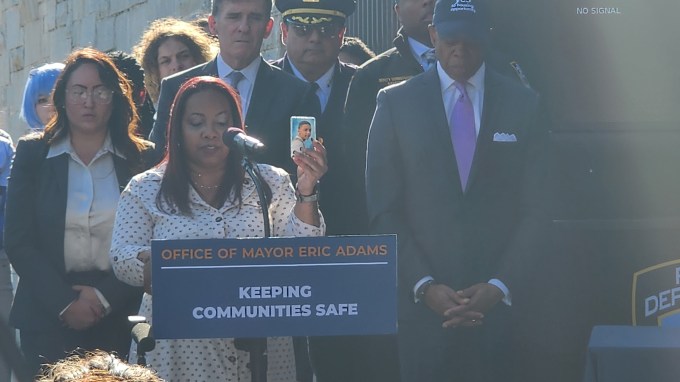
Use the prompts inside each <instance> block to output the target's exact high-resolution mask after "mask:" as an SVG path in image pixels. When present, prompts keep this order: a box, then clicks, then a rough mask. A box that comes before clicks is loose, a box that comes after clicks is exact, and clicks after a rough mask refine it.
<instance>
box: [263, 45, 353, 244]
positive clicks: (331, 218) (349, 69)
mask: <svg viewBox="0 0 680 382" xmlns="http://www.w3.org/2000/svg"><path fill="white" fill-rule="evenodd" d="M272 64H273V65H275V66H277V67H279V68H281V69H282V70H283V71H284V72H287V73H290V74H293V69H292V67H291V64H290V61H289V59H288V57H287V56H284V57H283V58H281V59H279V60H277V61H274V62H273V63H272ZM355 71H356V66H354V65H350V64H345V63H343V62H340V61H336V65H335V72H334V73H333V79H332V82H331V83H332V85H331V86H332V87H331V95H330V97H329V98H328V104H326V109H325V110H324V111H323V113H322V114H321V117H319V118H318V119H317V124H316V135H317V137H318V138H323V144H324V146H325V147H326V153H327V156H328V172H327V173H326V174H325V175H324V176H323V179H322V180H321V194H322V195H323V197H322V198H321V200H320V201H319V206H320V208H321V211H322V212H323V214H324V218H325V220H326V233H327V234H329V235H340V234H349V233H357V232H354V231H355V227H354V226H353V225H352V224H350V221H351V220H352V219H350V216H351V215H352V213H353V212H354V209H353V208H351V207H350V206H348V205H347V203H348V202H347V195H348V190H347V188H348V183H347V178H348V175H347V167H346V163H347V160H346V159H345V155H344V149H343V147H344V141H345V133H344V132H343V130H342V120H343V115H344V107H345V98H346V97H347V89H348V88H349V83H350V80H351V79H352V76H353V75H354V72H355Z"/></svg>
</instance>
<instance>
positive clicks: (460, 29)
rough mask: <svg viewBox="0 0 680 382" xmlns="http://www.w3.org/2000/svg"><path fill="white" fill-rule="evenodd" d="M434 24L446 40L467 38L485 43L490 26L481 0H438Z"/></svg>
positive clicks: (438, 32)
mask: <svg viewBox="0 0 680 382" xmlns="http://www.w3.org/2000/svg"><path fill="white" fill-rule="evenodd" d="M432 25H434V27H435V29H436V30H437V34H438V35H439V37H440V38H443V39H444V40H453V39H457V38H465V39H469V40H472V41H475V42H479V43H484V42H486V41H487V39H488V38H489V30H490V26H489V23H488V21H487V18H486V12H485V9H484V6H483V5H482V4H480V1H479V0H437V2H436V3H435V5H434V16H433V17H432Z"/></svg>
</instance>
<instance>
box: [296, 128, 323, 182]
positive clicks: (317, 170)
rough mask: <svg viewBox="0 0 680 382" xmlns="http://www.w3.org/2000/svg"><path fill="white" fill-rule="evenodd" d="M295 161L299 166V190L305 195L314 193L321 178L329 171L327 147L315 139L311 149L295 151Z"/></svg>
mask: <svg viewBox="0 0 680 382" xmlns="http://www.w3.org/2000/svg"><path fill="white" fill-rule="evenodd" d="M293 162H295V164H296V165H297V166H298V167H297V176H298V177H297V178H298V180H297V189H298V191H299V192H300V193H301V194H303V195H311V194H313V193H314V187H316V184H317V183H318V182H319V179H321V177H322V176H323V175H324V174H325V173H326V171H328V163H327V159H326V148H325V147H324V146H323V145H322V144H321V142H319V141H317V140H314V141H313V142H312V148H311V149H305V150H303V151H302V152H300V153H295V155H294V156H293Z"/></svg>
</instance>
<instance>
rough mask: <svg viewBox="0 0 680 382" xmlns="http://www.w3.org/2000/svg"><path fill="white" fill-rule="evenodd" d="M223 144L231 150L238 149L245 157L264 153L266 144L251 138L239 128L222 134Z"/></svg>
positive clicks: (233, 128) (232, 128)
mask: <svg viewBox="0 0 680 382" xmlns="http://www.w3.org/2000/svg"><path fill="white" fill-rule="evenodd" d="M222 142H224V144H225V145H227V147H229V148H230V149H233V148H236V149H237V150H239V151H240V152H241V153H243V155H246V156H247V155H249V154H257V153H260V152H262V151H264V149H265V148H264V144H262V142H260V141H259V140H258V139H257V138H253V137H250V136H248V135H246V133H245V132H244V131H243V130H241V129H239V128H237V127H230V128H229V129H228V130H227V131H225V132H224V134H222Z"/></svg>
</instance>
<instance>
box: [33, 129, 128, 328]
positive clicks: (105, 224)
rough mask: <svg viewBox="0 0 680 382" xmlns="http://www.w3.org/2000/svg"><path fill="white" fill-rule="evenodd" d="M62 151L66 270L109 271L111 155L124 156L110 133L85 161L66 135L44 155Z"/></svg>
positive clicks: (113, 188) (113, 187) (116, 192)
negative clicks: (65, 167) (65, 173)
mask: <svg viewBox="0 0 680 382" xmlns="http://www.w3.org/2000/svg"><path fill="white" fill-rule="evenodd" d="M64 153H65V154H68V156H69V161H68V186H67V187H68V188H67V193H66V195H67V196H66V218H65V225H64V228H65V229H64V264H65V266H66V272H83V271H93V270H100V271H110V270H111V262H110V261H109V251H110V249H111V233H112V231H113V222H114V219H115V217H116V207H117V206H118V199H119V197H120V189H119V185H118V177H117V176H116V169H115V167H114V165H113V155H118V156H120V157H123V156H122V154H120V153H116V152H115V150H114V148H113V144H112V143H111V137H110V136H107V137H106V140H105V141H104V145H103V146H102V147H101V148H100V149H99V151H98V152H97V153H96V154H95V156H94V158H93V159H92V161H91V162H90V163H89V164H87V165H86V164H85V163H83V161H82V160H81V159H80V157H78V154H76V152H75V150H74V149H73V146H71V139H70V137H69V136H66V137H65V138H63V139H61V140H59V141H58V142H56V143H54V144H52V145H51V146H50V149H49V151H48V152H47V158H52V157H56V156H58V155H61V154H64ZM94 290H95V293H96V294H97V297H98V298H99V301H100V302H101V303H102V305H103V307H104V310H105V311H106V312H107V313H108V312H109V311H110V309H111V306H110V305H109V303H108V301H107V300H106V298H105V297H104V295H103V294H101V292H100V291H99V290H97V289H96V288H95V289H94ZM68 306H70V304H69V305H68ZM68 306H67V307H66V308H64V310H62V312H61V313H62V314H63V312H64V311H66V309H68Z"/></svg>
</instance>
